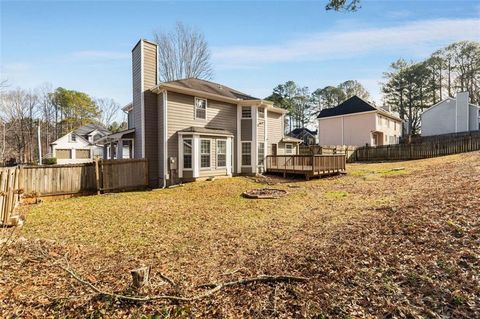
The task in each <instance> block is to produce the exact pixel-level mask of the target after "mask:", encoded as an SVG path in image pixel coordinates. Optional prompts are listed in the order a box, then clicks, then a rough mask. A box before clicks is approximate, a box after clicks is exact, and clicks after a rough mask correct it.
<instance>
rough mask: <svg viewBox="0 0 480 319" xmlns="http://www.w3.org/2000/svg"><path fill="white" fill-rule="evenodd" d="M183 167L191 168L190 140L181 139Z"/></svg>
mask: <svg viewBox="0 0 480 319" xmlns="http://www.w3.org/2000/svg"><path fill="white" fill-rule="evenodd" d="M183 168H187V169H191V168H192V140H191V139H184V140H183Z"/></svg>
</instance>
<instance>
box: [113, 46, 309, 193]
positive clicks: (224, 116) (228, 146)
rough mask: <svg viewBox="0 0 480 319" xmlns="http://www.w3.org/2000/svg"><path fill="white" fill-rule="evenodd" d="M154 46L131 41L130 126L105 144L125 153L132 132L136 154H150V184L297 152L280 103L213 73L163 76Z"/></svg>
mask: <svg viewBox="0 0 480 319" xmlns="http://www.w3.org/2000/svg"><path fill="white" fill-rule="evenodd" d="M157 50H158V48H157V45H156V44H155V43H152V42H149V41H146V40H140V41H139V42H138V43H137V44H136V45H135V47H134V48H133V50H132V69H133V73H132V76H133V100H132V103H131V105H127V106H126V107H125V108H124V111H125V112H127V114H128V123H129V127H128V130H126V131H123V132H119V133H116V134H112V135H111V136H109V137H107V139H108V141H109V143H107V144H106V147H110V148H112V147H113V148H116V151H115V152H116V153H120V154H122V151H119V148H122V147H123V145H124V141H125V140H128V141H130V140H131V141H132V143H131V144H129V146H130V145H131V146H132V147H133V157H135V158H147V159H148V160H149V164H148V167H149V179H150V184H151V186H153V187H155V186H164V185H170V184H173V183H176V182H178V181H194V180H197V179H202V178H209V177H212V176H232V175H235V174H255V173H258V172H262V171H263V170H264V162H265V157H266V155H268V154H274V155H277V154H278V155H280V154H296V153H297V148H298V143H299V142H300V140H298V139H294V138H291V137H284V116H285V110H283V109H280V108H277V107H275V106H274V105H273V103H272V102H270V101H265V100H262V99H257V98H255V97H252V96H250V95H248V94H245V93H242V92H239V91H237V90H234V89H232V88H229V87H227V86H224V85H221V84H218V83H213V82H210V81H205V80H199V79H194V78H189V79H182V80H177V81H171V82H162V83H160V82H159V80H158V65H157V63H158V54H157ZM118 158H121V157H118Z"/></svg>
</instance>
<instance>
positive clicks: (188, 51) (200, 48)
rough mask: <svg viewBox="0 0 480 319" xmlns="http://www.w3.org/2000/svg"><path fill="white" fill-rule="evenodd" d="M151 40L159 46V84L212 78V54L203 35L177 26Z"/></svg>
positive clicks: (179, 24) (185, 27) (179, 25)
mask: <svg viewBox="0 0 480 319" xmlns="http://www.w3.org/2000/svg"><path fill="white" fill-rule="evenodd" d="M154 39H155V42H156V43H157V44H158V55H159V58H158V60H159V66H158V73H159V75H160V80H161V81H174V80H179V79H185V78H197V79H204V80H209V79H211V78H212V76H213V68H212V65H211V63H210V58H211V54H210V50H209V49H208V44H207V41H206V40H205V37H204V35H203V33H201V32H199V31H197V30H194V29H193V28H191V27H188V26H185V25H184V24H182V23H177V25H176V27H175V29H174V30H173V31H171V32H156V33H154Z"/></svg>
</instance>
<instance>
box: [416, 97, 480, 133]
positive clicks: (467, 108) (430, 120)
mask: <svg viewBox="0 0 480 319" xmlns="http://www.w3.org/2000/svg"><path fill="white" fill-rule="evenodd" d="M479 123H480V107H479V106H478V105H473V104H470V103H469V97H468V92H459V93H457V96H456V98H452V97H449V98H447V99H445V100H443V101H441V102H439V103H437V104H435V105H433V106H432V107H430V108H428V109H427V110H426V111H425V112H423V113H422V136H431V135H441V134H449V133H459V132H469V131H478V130H480V124H479Z"/></svg>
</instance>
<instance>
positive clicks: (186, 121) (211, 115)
mask: <svg viewBox="0 0 480 319" xmlns="http://www.w3.org/2000/svg"><path fill="white" fill-rule="evenodd" d="M194 98H195V97H194V96H191V95H185V94H181V93H176V92H168V106H167V114H168V135H167V136H168V157H171V156H175V157H177V158H178V133H177V132H178V131H181V130H183V129H186V128H189V127H191V126H199V127H208V128H218V129H223V130H228V131H230V132H232V133H233V134H234V135H235V134H236V127H237V120H236V118H237V106H236V105H234V104H229V103H225V102H220V101H214V100H207V118H206V119H205V120H201V119H197V120H195V118H194ZM214 147H216V145H213V146H212V148H214ZM212 169H213V166H212ZM222 171H223V170H222ZM205 174H206V173H204V171H202V170H200V175H202V176H205ZM206 176H212V173H208V174H206Z"/></svg>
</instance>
